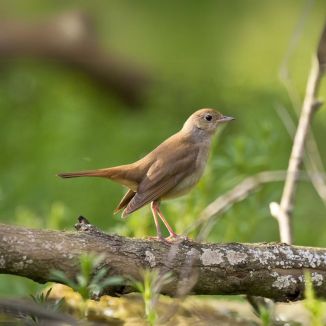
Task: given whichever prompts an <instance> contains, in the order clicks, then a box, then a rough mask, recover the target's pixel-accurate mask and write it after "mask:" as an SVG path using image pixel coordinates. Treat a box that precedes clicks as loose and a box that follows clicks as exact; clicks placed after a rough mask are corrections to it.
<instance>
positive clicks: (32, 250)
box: [0, 218, 326, 301]
mask: <svg viewBox="0 0 326 326" xmlns="http://www.w3.org/2000/svg"><path fill="white" fill-rule="evenodd" d="M76 228H77V230H78V232H67V231H50V230H34V229H28V228H24V227H18V226H10V225H3V224H2V225H0V273H2V274H15V275H20V276H25V277H28V278H30V279H32V280H34V281H36V282H40V283H44V282H47V281H51V280H53V279H51V276H50V274H51V271H52V270H55V269H56V270H62V271H64V272H65V273H66V274H67V275H68V276H69V277H71V278H74V277H75V276H76V274H77V273H78V268H79V265H78V258H79V256H80V254H82V253H86V252H92V253H99V254H100V253H102V254H104V255H105V259H104V261H103V262H102V265H101V268H102V267H107V268H108V273H109V275H123V276H124V277H126V278H130V277H132V278H135V279H140V277H141V276H140V275H141V273H140V270H142V269H158V270H160V272H161V273H162V274H165V273H171V275H172V277H171V280H170V281H169V283H163V284H162V285H161V287H160V292H161V293H163V294H167V295H171V296H174V295H183V294H186V293H193V294H247V295H255V296H263V297H267V298H271V299H274V300H276V301H295V300H300V299H302V298H303V293H304V272H305V271H309V272H310V273H311V276H312V280H313V283H314V286H315V290H316V294H317V295H318V296H321V297H326V282H325V279H326V249H322V248H310V247H298V246H289V245H286V244H279V243H269V244H266V243H260V244H240V243H228V244H209V243H204V244H203V243H197V242H193V241H189V240H183V241H181V242H179V243H177V244H172V245H171V244H167V243H163V242H160V241H156V240H146V239H131V238H126V237H121V236H118V235H109V234H105V233H103V232H101V231H99V230H98V229H96V228H95V227H94V226H92V225H91V224H89V223H88V221H87V220H86V219H84V218H79V223H78V224H76ZM132 291H134V289H133V288H131V287H130V285H128V284H127V283H126V284H125V285H123V286H119V287H115V288H107V289H106V290H105V293H108V294H112V293H119V294H125V293H129V292H132Z"/></svg>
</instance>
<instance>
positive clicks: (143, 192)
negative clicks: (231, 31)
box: [58, 108, 234, 241]
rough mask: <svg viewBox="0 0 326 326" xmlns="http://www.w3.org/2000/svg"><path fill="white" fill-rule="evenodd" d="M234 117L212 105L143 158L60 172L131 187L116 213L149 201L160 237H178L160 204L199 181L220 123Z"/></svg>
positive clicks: (171, 239)
mask: <svg viewBox="0 0 326 326" xmlns="http://www.w3.org/2000/svg"><path fill="white" fill-rule="evenodd" d="M232 120H234V118H233V117H229V116H225V115H223V114H222V113H220V112H219V111H217V110H215V109H211V108H203V109H200V110H197V111H195V112H194V113H193V114H191V115H190V117H189V118H188V119H187V120H186V122H185V123H184V125H183V127H182V128H181V130H180V131H178V132H177V133H175V134H174V135H172V136H170V137H169V138H167V139H166V140H165V141H163V142H162V143H161V144H160V145H158V146H157V147H156V148H155V149H154V150H152V151H151V152H150V153H148V154H147V155H145V156H144V157H143V158H141V159H140V160H138V161H136V162H134V163H131V164H125V165H120V166H114V167H109V168H102V169H96V170H87V171H79V172H67V173H59V174H58V176H60V177H62V178H75V177H101V178H107V179H110V180H112V181H115V182H117V183H119V184H121V185H123V186H125V187H127V188H128V191H127V192H126V194H125V195H124V196H123V198H122V199H121V201H120V202H119V204H118V206H117V207H116V209H115V210H114V213H115V214H116V213H118V212H120V211H122V214H121V217H122V218H125V217H127V216H128V215H129V214H131V213H133V212H135V211H136V210H138V209H140V208H141V207H143V206H145V205H147V204H150V206H151V211H152V214H153V218H154V222H155V226H156V231H157V236H156V237H155V238H157V239H159V240H163V241H173V240H174V239H178V238H179V235H178V234H176V233H175V232H174V231H173V229H172V228H171V226H170V225H169V223H168V222H167V220H166V218H165V217H164V215H163V213H162V211H161V209H160V203H161V201H162V200H166V199H170V198H176V197H179V196H182V195H185V194H186V193H188V192H189V191H190V190H191V189H192V188H193V187H194V186H195V185H196V184H197V183H198V181H199V180H200V178H201V177H202V175H203V172H204V169H205V167H206V165H207V160H208V157H209V152H210V148H211V144H212V138H213V135H214V134H215V131H216V129H217V128H218V126H220V125H221V124H224V123H226V122H229V121H232ZM159 219H161V221H162V222H163V224H164V225H165V227H166V228H167V230H168V232H169V236H168V237H167V238H164V237H163V235H162V231H161V228H160V224H159Z"/></svg>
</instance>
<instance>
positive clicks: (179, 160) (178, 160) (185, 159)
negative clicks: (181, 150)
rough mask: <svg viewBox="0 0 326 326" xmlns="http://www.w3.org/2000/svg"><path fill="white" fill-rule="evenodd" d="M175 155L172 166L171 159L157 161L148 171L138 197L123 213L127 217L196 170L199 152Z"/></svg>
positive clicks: (134, 198)
mask: <svg viewBox="0 0 326 326" xmlns="http://www.w3.org/2000/svg"><path fill="white" fill-rule="evenodd" d="M186 154H187V155H183V156H181V155H175V157H174V160H173V161H172V162H173V164H171V163H172V162H171V157H170V158H169V159H168V161H167V160H157V161H156V162H155V163H154V164H153V165H152V166H151V167H150V169H149V170H148V172H147V175H146V177H145V178H144V179H143V180H142V182H141V183H140V184H139V187H138V190H137V193H136V195H135V196H134V197H133V198H132V200H131V201H130V202H129V204H128V206H127V207H126V209H125V210H124V212H123V215H124V216H126V215H128V214H130V213H132V212H134V211H135V210H137V209H139V208H141V207H142V206H144V205H146V204H148V203H150V202H152V201H154V200H157V199H159V198H160V197H162V196H163V195H165V194H166V193H168V192H169V191H170V190H171V189H173V188H174V187H175V186H176V185H177V184H178V183H179V182H180V181H182V180H183V178H185V177H186V176H188V175H189V173H191V172H192V171H193V170H194V166H195V165H196V158H197V151H196V150H194V151H192V152H188V153H186Z"/></svg>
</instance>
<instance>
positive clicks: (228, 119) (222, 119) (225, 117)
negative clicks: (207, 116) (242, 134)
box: [218, 115, 235, 122]
mask: <svg viewBox="0 0 326 326" xmlns="http://www.w3.org/2000/svg"><path fill="white" fill-rule="evenodd" d="M232 120H235V119H234V118H233V117H227V116H226V115H223V117H222V118H221V119H219V120H218V122H229V121H232Z"/></svg>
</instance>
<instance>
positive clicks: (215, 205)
mask: <svg viewBox="0 0 326 326" xmlns="http://www.w3.org/2000/svg"><path fill="white" fill-rule="evenodd" d="M285 175H286V173H285V172H284V171H265V172H260V173H257V174H256V175H254V176H250V177H247V178H246V179H244V180H243V181H242V182H240V183H239V184H237V185H236V186H235V187H234V188H233V189H231V190H230V191H228V192H227V193H225V194H223V195H222V196H220V197H218V198H217V199H215V200H214V201H213V202H212V203H210V204H209V205H208V206H207V207H206V208H205V209H204V210H203V212H202V213H201V214H200V216H199V218H198V219H197V221H196V222H194V223H193V224H192V225H191V226H190V227H189V228H188V229H187V230H186V232H185V234H188V233H190V232H191V231H193V230H195V229H196V228H197V227H199V226H200V225H204V224H205V226H204V227H203V228H202V230H201V231H200V233H199V235H198V236H197V240H198V241H201V240H203V239H206V238H207V235H208V234H209V232H210V231H211V229H212V227H213V226H214V224H215V223H216V220H217V218H216V216H217V215H219V214H221V213H223V212H224V211H225V210H226V209H228V208H229V207H230V206H231V205H233V204H234V203H237V202H239V201H241V200H243V199H245V198H247V197H248V196H249V195H250V194H251V193H252V192H254V191H256V190H257V189H258V188H259V187H260V186H261V185H263V184H265V183H269V182H277V181H283V180H284V178H285Z"/></svg>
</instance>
